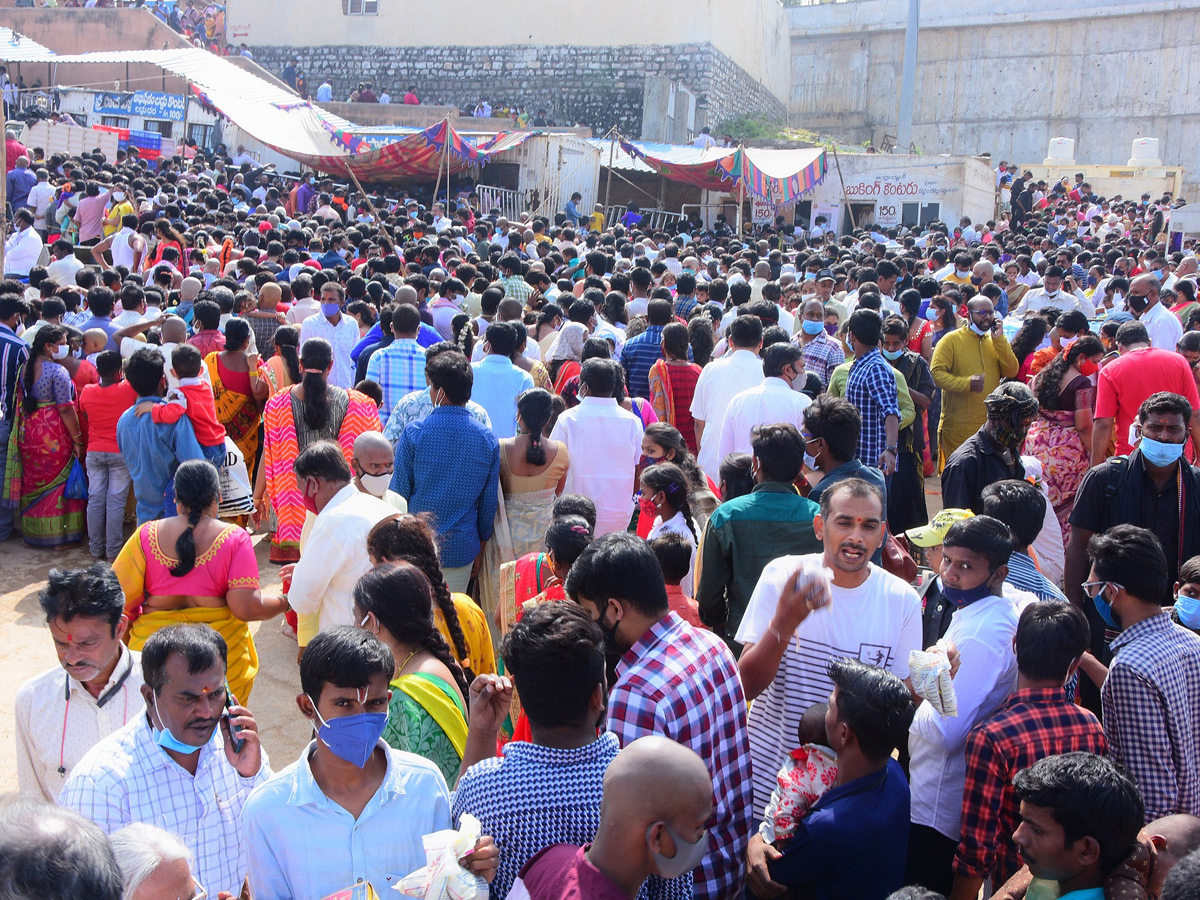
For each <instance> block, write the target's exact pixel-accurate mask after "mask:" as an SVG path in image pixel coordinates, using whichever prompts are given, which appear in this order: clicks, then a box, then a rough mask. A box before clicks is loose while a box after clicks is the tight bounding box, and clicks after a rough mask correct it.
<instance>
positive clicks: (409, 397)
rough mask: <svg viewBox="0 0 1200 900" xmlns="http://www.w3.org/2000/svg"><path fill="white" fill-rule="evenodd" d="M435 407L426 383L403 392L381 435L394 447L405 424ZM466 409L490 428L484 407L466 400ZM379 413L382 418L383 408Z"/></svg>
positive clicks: (418, 418) (476, 419)
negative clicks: (409, 391)
mask: <svg viewBox="0 0 1200 900" xmlns="http://www.w3.org/2000/svg"><path fill="white" fill-rule="evenodd" d="M435 409H437V407H436V406H434V405H433V398H432V397H431V396H430V390H429V386H428V385H426V386H425V387H423V388H422V389H421V390H419V391H413V392H412V393H411V394H405V395H404V396H403V397H401V398H400V402H399V403H397V404H396V405H395V407H394V408H393V409H392V411H391V412H390V413H389V414H388V417H387V420H386V424H385V425H384V428H383V436H384V437H385V438H387V439H388V440H389V441H391V442H392V446H393V447H395V446H396V445H397V444H398V443H400V435H401V434H403V433H404V426H405V425H408V424H409V423H410V422H420V421H421V420H422V419H424V418H425V417H426V416H427V415H429V414H430V413H431V412H433V411H434V410H435ZM466 409H467V412H469V413H470V414H471V417H472V418H474V419H475V421H476V422H479V423H480V424H482V425H483V426H484V427H485V428H487V429H488V430H491V427H492V420H491V419H489V418H488V414H487V410H486V409H484V408H483V407H482V406H480V405H479V404H478V403H476V402H474V401H473V400H468V401H467V407H466ZM379 413H380V417H381V419H382V416H383V410H380V411H379Z"/></svg>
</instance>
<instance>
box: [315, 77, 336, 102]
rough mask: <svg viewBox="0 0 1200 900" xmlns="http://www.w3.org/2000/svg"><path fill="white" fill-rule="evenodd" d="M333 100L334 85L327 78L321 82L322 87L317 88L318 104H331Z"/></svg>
mask: <svg viewBox="0 0 1200 900" xmlns="http://www.w3.org/2000/svg"><path fill="white" fill-rule="evenodd" d="M332 100H333V85H332V84H330V83H329V79H328V78H326V79H325V80H324V81H322V82H321V86H320V87H318V88H317V102H318V103H330V102H331V101H332Z"/></svg>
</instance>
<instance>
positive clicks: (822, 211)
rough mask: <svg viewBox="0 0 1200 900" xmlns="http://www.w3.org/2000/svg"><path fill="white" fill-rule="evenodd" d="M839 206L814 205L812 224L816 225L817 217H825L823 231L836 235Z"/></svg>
mask: <svg viewBox="0 0 1200 900" xmlns="http://www.w3.org/2000/svg"><path fill="white" fill-rule="evenodd" d="M841 210H842V207H841V204H838V203H814V204H813V208H812V222H813V224H816V221H817V216H824V217H825V230H826V231H832V232H833V233H834V234H837V233H838V214H839V213H840V212H841Z"/></svg>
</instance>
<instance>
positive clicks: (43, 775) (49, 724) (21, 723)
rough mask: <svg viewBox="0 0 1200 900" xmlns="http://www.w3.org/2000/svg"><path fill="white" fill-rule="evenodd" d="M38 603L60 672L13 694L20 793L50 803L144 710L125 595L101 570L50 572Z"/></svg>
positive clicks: (98, 566)
mask: <svg viewBox="0 0 1200 900" xmlns="http://www.w3.org/2000/svg"><path fill="white" fill-rule="evenodd" d="M38 601H39V602H40V603H41V605H42V611H43V612H44V613H45V614H46V625H47V626H48V627H49V630H50V637H51V638H52V639H53V641H54V650H55V652H56V653H57V654H58V661H59V665H58V666H55V667H54V668H53V669H48V670H47V671H45V672H43V673H42V674H40V675H35V676H34V677H33V678H30V679H29V680H28V681H26V682H25V683H24V684H23V685H21V688H20V690H18V691H17V697H16V725H17V786H18V788H19V789H20V790H21V793H23V794H30V795H36V796H39V797H41V799H43V800H45V801H46V802H47V803H55V802H57V800H58V795H59V794H60V793H61V792H62V788H63V785H64V784H65V783H66V780H67V776H68V775H69V774H70V773H71V770H72V769H74V768H75V765H76V764H77V763H78V762H79V760H81V759H82V758H83V756H84V754H85V753H87V752H88V750H90V749H91V748H92V747H93V746H94V745H95V744H96V743H97V742H98V741H100V740H101V739H102V738H106V737H108V736H109V735H110V734H112V733H113V732H114V731H116V730H117V729H118V728H120V727H122V726H123V725H125V724H126V723H127V722H128V721H129V720H130V719H131V718H133V717H134V716H137V715H138V714H139V713H140V712H141V711H142V708H143V703H142V696H141V687H142V663H141V654H140V653H135V652H133V651H131V650H130V649H129V648H128V647H126V646H125V644H124V643H123V642H122V638H123V637H124V636H125V629H126V628H127V627H128V625H129V620H128V619H127V618H126V617H125V595H124V594H123V593H122V592H121V583H120V582H119V581H118V580H117V576H116V573H114V572H113V570H112V569H110V568H109V567H108V566H106V565H104V564H103V563H95V564H93V565H92V566H91V567H90V568H87V569H51V570H50V575H49V583H48V584H47V586H46V587H45V588H44V589H43V590H42V592H41V594H40V595H39V597H38Z"/></svg>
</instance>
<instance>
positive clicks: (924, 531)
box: [904, 509, 975, 547]
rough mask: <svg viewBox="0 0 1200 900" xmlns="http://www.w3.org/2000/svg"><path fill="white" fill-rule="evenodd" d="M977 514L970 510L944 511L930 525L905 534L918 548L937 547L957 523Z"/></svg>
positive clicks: (912, 529) (913, 529) (910, 530)
mask: <svg viewBox="0 0 1200 900" xmlns="http://www.w3.org/2000/svg"><path fill="white" fill-rule="evenodd" d="M973 515H975V513H973V512H971V511H970V510H969V509H943V510H942V511H941V512H940V513H938V514H937V515H936V516H934V517H933V519H932V520H931V521H930V523H929V524H928V525H922V526H921V527H920V528H911V529H909V530H908V531H906V532H904V534H905V535H906V536H907V537H908V539H909V540H910V541H912V543H913V544H914V545H915V546H917V547H936V546H937V545H938V544H940V543H942V542H943V541H944V540H946V532H947V531H949V530H950V526H951V525H953V524H954V523H955V522H961V521H962V520H963V519H969V518H971V517H972V516H973Z"/></svg>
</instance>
